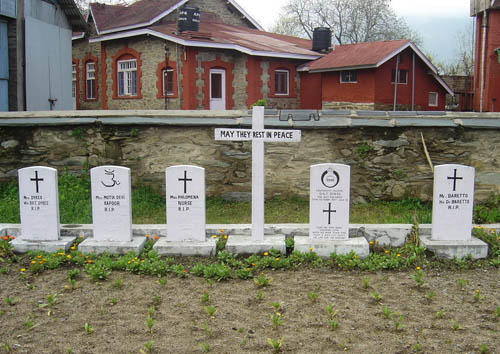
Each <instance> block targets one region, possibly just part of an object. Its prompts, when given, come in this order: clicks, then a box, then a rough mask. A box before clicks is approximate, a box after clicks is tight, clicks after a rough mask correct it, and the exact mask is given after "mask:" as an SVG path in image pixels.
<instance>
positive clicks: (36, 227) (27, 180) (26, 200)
mask: <svg viewBox="0 0 500 354" xmlns="http://www.w3.org/2000/svg"><path fill="white" fill-rule="evenodd" d="M18 175H19V209H20V215H21V235H22V236H21V238H22V239H23V240H27V241H56V240H59V197H58V192H57V170H56V169H54V168H51V167H42V166H35V167H26V168H22V169H20V170H19V171H18Z"/></svg>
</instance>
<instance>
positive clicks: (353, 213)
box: [0, 172, 500, 224]
mask: <svg viewBox="0 0 500 354" xmlns="http://www.w3.org/2000/svg"><path fill="white" fill-rule="evenodd" d="M59 206H60V215H61V223H63V224H90V223H92V208H91V193H90V178H89V175H88V173H85V172H84V173H82V174H81V175H78V176H77V175H73V174H71V173H68V172H63V173H61V174H60V175H59ZM206 208H207V210H206V222H207V224H248V223H251V203H250V202H249V201H244V202H233V201H226V200H223V199H222V198H219V197H209V198H207V201H206ZM165 209H166V206H165V196H164V195H163V192H162V191H160V190H158V189H155V188H153V187H151V186H148V185H144V184H137V185H135V186H134V187H133V188H132V218H133V222H134V223H135V224H164V223H165V222H166V216H165V213H166V212H165ZM0 215H2V220H0V221H1V222H4V223H19V222H20V219H19V199H18V186H17V181H11V182H2V183H0ZM431 217H432V204H431V203H430V202H422V201H420V200H418V199H415V198H407V199H404V200H401V201H374V202H370V203H368V204H352V205H351V206H350V222H351V223H353V224H356V223H363V224H375V223H379V224H396V223H403V224H412V223H413V222H414V221H415V218H416V221H417V222H418V223H419V224H423V223H431ZM474 221H475V222H481V223H495V222H500V195H499V196H497V195H492V196H491V197H490V198H489V199H488V200H487V201H486V202H484V203H482V204H478V205H476V206H475V208H474ZM265 222H266V223H308V222H309V199H308V198H307V197H300V196H291V197H287V198H280V197H273V198H270V199H268V200H266V203H265Z"/></svg>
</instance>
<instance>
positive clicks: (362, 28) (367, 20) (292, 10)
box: [272, 0, 421, 44]
mask: <svg viewBox="0 0 500 354" xmlns="http://www.w3.org/2000/svg"><path fill="white" fill-rule="evenodd" d="M282 10H283V14H282V15H281V16H280V18H279V19H278V20H277V22H276V23H275V25H274V27H273V29H272V31H273V32H277V33H282V34H290V35H297V34H300V35H301V36H302V37H306V38H307V37H309V38H312V33H313V30H314V28H316V27H328V28H330V30H331V31H332V35H333V37H334V39H335V40H336V42H337V43H339V44H347V43H359V42H372V41H378V40H388V39H409V40H411V41H413V42H414V43H416V44H420V43H421V38H420V36H419V35H418V34H417V33H416V32H415V31H413V30H412V29H411V28H410V27H409V26H408V24H407V23H406V21H405V20H404V19H403V18H402V17H399V16H397V15H396V14H395V12H394V10H393V9H392V8H391V6H390V0H289V2H288V3H287V4H286V6H284V7H283V9H282Z"/></svg>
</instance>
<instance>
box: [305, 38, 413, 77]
mask: <svg viewBox="0 0 500 354" xmlns="http://www.w3.org/2000/svg"><path fill="white" fill-rule="evenodd" d="M409 43H410V42H409V41H408V40H395V41H381V42H366V43H356V44H346V45H341V46H337V47H335V49H334V50H333V51H332V52H330V53H328V55H325V56H324V57H323V58H321V59H318V60H316V61H314V62H311V63H308V64H306V65H305V66H304V67H305V68H307V69H309V71H311V72H312V71H327V70H328V71H330V70H331V71H336V70H341V69H343V68H358V67H359V68H369V67H377V66H379V65H380V64H381V62H383V61H384V59H386V58H388V57H390V56H391V55H393V53H395V52H397V51H398V50H399V49H401V48H402V47H405V46H408V45H409Z"/></svg>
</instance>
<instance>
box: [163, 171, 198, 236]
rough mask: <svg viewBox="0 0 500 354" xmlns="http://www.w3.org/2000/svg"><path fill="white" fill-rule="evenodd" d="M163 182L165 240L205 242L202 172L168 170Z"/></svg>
mask: <svg viewBox="0 0 500 354" xmlns="http://www.w3.org/2000/svg"><path fill="white" fill-rule="evenodd" d="M165 180H166V200H167V241H170V242H174V241H205V240H206V235H205V169H204V168H201V167H197V166H189V165H180V166H172V167H168V168H167V169H166V170H165Z"/></svg>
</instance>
